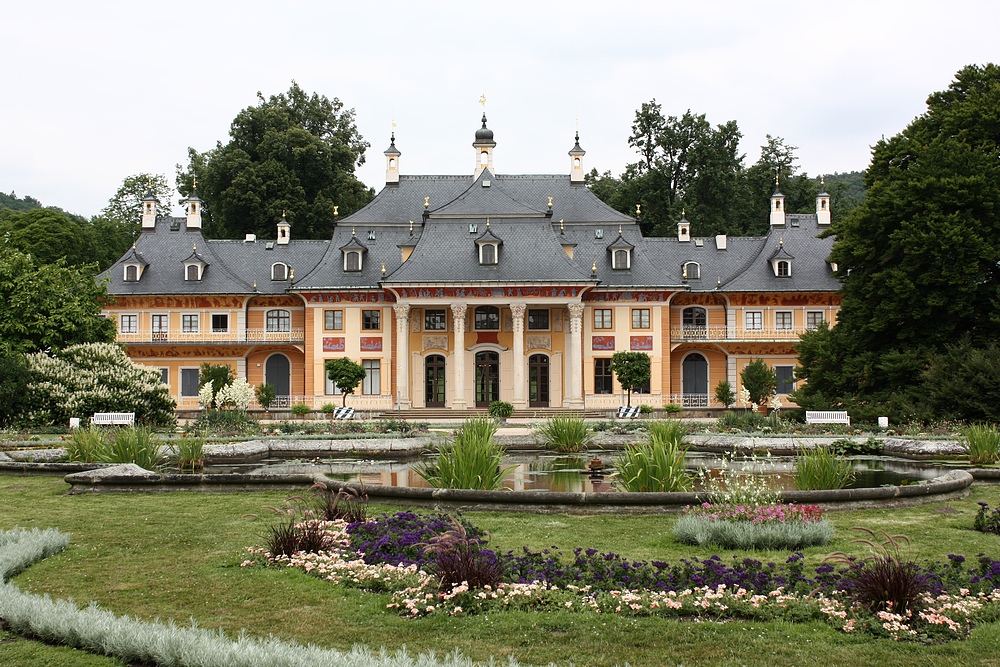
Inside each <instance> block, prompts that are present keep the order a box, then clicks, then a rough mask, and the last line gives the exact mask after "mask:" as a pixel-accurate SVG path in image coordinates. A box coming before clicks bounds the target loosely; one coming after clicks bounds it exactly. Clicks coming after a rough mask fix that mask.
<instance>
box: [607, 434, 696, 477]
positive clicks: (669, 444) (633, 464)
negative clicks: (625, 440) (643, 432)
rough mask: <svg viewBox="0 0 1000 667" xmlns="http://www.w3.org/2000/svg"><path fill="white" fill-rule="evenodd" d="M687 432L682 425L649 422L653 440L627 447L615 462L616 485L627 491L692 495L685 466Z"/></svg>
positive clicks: (650, 435)
mask: <svg viewBox="0 0 1000 667" xmlns="http://www.w3.org/2000/svg"><path fill="white" fill-rule="evenodd" d="M684 436H685V430H684V427H683V426H682V425H681V424H680V422H676V421H652V422H649V440H648V441H647V442H644V443H639V444H634V445H627V446H626V447H625V451H624V452H622V454H621V456H618V457H617V458H616V459H615V468H616V469H617V473H616V474H615V484H616V485H617V486H618V488H620V489H621V490H623V491H633V492H661V493H662V492H668V493H669V492H673V491H690V490H691V486H692V478H691V475H690V474H688V471H687V467H686V466H685V464H684V456H685V455H686V454H687V448H686V447H684Z"/></svg>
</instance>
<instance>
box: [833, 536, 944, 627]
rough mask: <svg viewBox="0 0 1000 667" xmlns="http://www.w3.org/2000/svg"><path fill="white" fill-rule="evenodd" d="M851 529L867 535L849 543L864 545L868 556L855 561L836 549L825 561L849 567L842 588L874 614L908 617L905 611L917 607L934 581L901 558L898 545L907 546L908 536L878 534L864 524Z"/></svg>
mask: <svg viewBox="0 0 1000 667" xmlns="http://www.w3.org/2000/svg"><path fill="white" fill-rule="evenodd" d="M854 530H857V531H860V532H863V533H865V534H866V535H868V537H867V538H861V539H857V540H852V542H854V543H856V544H863V545H865V546H867V547H868V548H869V549H870V550H871V556H869V557H868V558H865V559H862V560H860V561H858V560H856V559H853V558H851V557H849V556H847V555H846V554H844V553H843V552H840V551H838V552H835V553H832V554H830V555H829V556H827V557H826V559H825V560H824V562H827V561H830V562H836V563H844V564H847V565H849V566H851V570H850V572H849V573H848V575H847V576H846V577H845V579H846V581H845V584H846V585H845V588H844V590H845V591H846V593H847V594H848V596H849V597H850V598H851V599H852V600H853V601H854V602H855V603H857V604H859V605H861V606H863V607H865V608H866V609H868V610H869V611H870V612H871V613H873V614H878V613H880V612H889V613H892V614H898V615H903V616H908V614H907V612H911V611H915V610H919V609H920V607H921V605H922V602H923V598H924V594H925V593H927V592H928V591H929V590H930V589H931V587H932V586H933V585H934V583H935V582H934V581H933V578H932V577H931V575H929V574H928V573H926V572H924V571H922V570H921V568H920V566H919V565H917V564H916V563H915V562H914V561H912V560H909V559H905V558H904V557H903V555H902V548H901V545H902V544H906V545H907V546H908V545H909V544H910V540H909V538H908V537H906V536H905V535H890V534H889V533H887V532H885V531H884V530H880V531H878V533H876V532H875V531H873V530H870V529H868V528H863V527H855V528H854ZM879 540H881V541H879Z"/></svg>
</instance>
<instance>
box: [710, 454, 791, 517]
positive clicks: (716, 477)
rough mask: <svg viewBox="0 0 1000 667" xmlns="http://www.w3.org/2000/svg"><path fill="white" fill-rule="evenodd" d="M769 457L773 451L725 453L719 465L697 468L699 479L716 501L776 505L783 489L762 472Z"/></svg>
mask: <svg viewBox="0 0 1000 667" xmlns="http://www.w3.org/2000/svg"><path fill="white" fill-rule="evenodd" d="M770 459H771V454H770V453H768V454H767V455H766V456H764V457H762V458H758V456H757V455H756V454H752V455H750V456H749V457H744V458H738V457H737V456H736V455H735V454H724V455H722V456H721V457H720V458H719V467H718V468H716V469H714V470H709V469H707V468H701V469H700V470H698V479H699V481H700V482H701V486H702V488H703V489H705V490H706V491H707V492H708V498H709V501H710V502H711V503H712V504H713V505H747V506H751V507H752V506H756V505H777V504H779V503H780V502H781V492H780V491H779V490H778V489H776V488H775V487H774V482H773V481H772V480H771V479H770V478H769V477H768V476H766V475H763V474H761V473H762V472H763V471H764V469H765V468H767V467H768V466H769V464H770Z"/></svg>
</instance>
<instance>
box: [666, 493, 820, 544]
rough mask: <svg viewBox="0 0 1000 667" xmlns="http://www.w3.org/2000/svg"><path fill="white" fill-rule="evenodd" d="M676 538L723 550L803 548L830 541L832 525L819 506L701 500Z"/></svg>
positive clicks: (684, 518) (681, 521) (687, 514)
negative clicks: (737, 503) (706, 501)
mask: <svg viewBox="0 0 1000 667" xmlns="http://www.w3.org/2000/svg"><path fill="white" fill-rule="evenodd" d="M674 537H676V538H677V540H678V541H680V542H681V543H683V544H697V545H699V546H706V545H711V546H717V547H720V548H722V549H804V548H806V547H810V546H814V545H818V544H826V543H827V542H829V541H830V538H831V537H833V526H832V525H831V524H830V522H829V521H827V520H826V518H824V516H823V510H822V509H820V507H819V506H818V505H795V504H790V505H781V504H770V505H731V504H728V503H724V504H719V503H716V504H712V503H702V504H701V505H697V506H694V507H690V506H689V507H687V508H686V512H685V514H684V515H683V516H681V517H680V518H679V519H678V520H677V523H676V524H674Z"/></svg>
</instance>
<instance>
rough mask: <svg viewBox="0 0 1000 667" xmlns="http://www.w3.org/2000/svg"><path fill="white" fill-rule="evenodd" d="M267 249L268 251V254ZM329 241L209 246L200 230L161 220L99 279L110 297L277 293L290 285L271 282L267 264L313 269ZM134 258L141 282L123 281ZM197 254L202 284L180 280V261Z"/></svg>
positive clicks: (302, 270)
mask: <svg viewBox="0 0 1000 667" xmlns="http://www.w3.org/2000/svg"><path fill="white" fill-rule="evenodd" d="M268 244H270V245H271V246H272V249H271V250H268V249H267V246H268ZM327 246H329V241H296V242H293V243H289V244H288V245H278V244H276V243H274V240H273V239H267V240H257V241H255V242H245V241H230V240H222V241H212V240H208V239H205V238H204V237H203V236H202V233H201V230H200V229H191V230H189V229H187V225H186V222H185V218H170V217H161V218H158V219H157V220H156V225H155V227H154V228H153V229H152V230H143V232H142V233H141V234H140V235H139V237H138V238H137V239H136V241H135V249H134V250H132V249H130V250H129V252H128V253H126V254H125V256H123V257H122V258H121V259H119V260H118V261H117V262H115V263H114V264H113V265H112V266H111V268H109V269H108V270H107V271H105V272H103V273H102V274H100V275H99V276H98V279H99V280H101V279H106V280H107V281H108V293H109V294H110V295H112V296H128V295H156V294H206V295H208V294H213V295H214V294H253V293H254V292H255V290H254V283H256V284H257V290H256V292H259V293H262V294H281V293H284V292H286V291H287V289H288V281H272V280H271V265H272V264H274V263H275V262H283V263H285V264H288V266H289V267H290V268H291V269H292V270H293V271H295V272H296V274H297V275H302V274H304V273H307V272H309V271H310V270H312V269H313V268H314V267H315V266H316V263H317V262H318V261H319V260H320V258H321V257H322V256H323V253H324V252H325V251H326V248H327ZM136 255H138V256H139V257H141V258H142V259H143V260H144V261H145V262H146V263H147V265H146V267H145V269H143V272H142V278H141V280H139V281H137V282H125V280H124V279H123V278H124V276H123V270H122V265H123V264H128V263H132V262H134V261H135V259H134V257H135V256H136ZM195 255H197V258H198V259H200V260H201V261H203V262H204V263H205V264H206V265H207V266H206V267H205V270H204V274H203V276H202V279H201V280H184V262H185V261H187V260H189V259H191V258H192V257H193V256H195Z"/></svg>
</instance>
